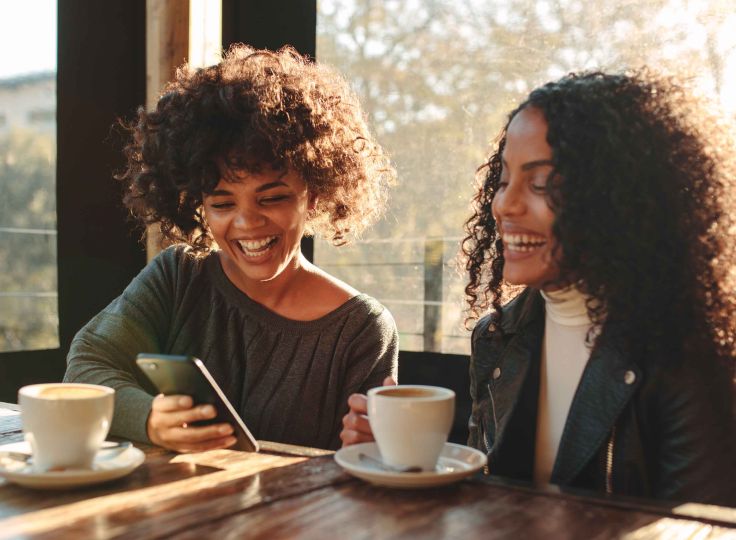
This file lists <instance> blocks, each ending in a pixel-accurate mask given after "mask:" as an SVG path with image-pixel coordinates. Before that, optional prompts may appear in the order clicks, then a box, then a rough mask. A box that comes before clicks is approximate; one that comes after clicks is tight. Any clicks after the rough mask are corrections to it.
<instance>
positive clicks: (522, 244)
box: [503, 234, 547, 252]
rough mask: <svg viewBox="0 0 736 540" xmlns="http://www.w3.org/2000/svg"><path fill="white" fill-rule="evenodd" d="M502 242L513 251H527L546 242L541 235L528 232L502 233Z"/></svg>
mask: <svg viewBox="0 0 736 540" xmlns="http://www.w3.org/2000/svg"><path fill="white" fill-rule="evenodd" d="M503 242H504V244H506V247H508V248H509V249H511V250H513V251H520V252H528V251H532V250H534V249H536V248H538V247H539V246H542V245H544V244H546V243H547V240H546V238H544V237H543V236H536V235H530V234H504V235H503Z"/></svg>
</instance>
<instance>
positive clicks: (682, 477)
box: [341, 71, 736, 504]
mask: <svg viewBox="0 0 736 540" xmlns="http://www.w3.org/2000/svg"><path fill="white" fill-rule="evenodd" d="M732 144H733V140H732V139H731V138H730V134H729V132H728V129H727V127H726V125H725V124H724V123H723V122H719V121H718V119H715V118H712V117H710V116H708V115H707V114H706V109H705V108H704V107H701V106H700V105H699V101H698V100H696V99H695V98H693V97H692V95H691V94H689V93H688V92H686V91H685V90H683V89H682V88H681V87H680V86H678V84H677V83H676V82H674V81H673V80H670V79H666V78H662V77H658V76H655V75H653V74H650V73H648V72H645V71H642V72H639V73H633V74H621V75H612V74H604V73H583V74H578V75H576V74H572V75H568V76H566V77H563V78H562V79H560V80H558V81H556V82H551V83H548V84H545V85H544V86H542V87H540V88H537V89H536V90H534V91H533V92H531V94H530V95H529V96H528V98H527V99H526V100H525V101H524V102H523V103H521V105H519V106H518V107H517V108H516V109H515V110H514V111H513V112H511V114H510V116H509V119H508V122H507V124H506V126H505V127H504V129H503V130H502V132H501V134H500V137H499V139H498V142H497V145H496V147H495V149H494V150H493V152H492V153H491V156H490V158H489V160H488V162H487V163H486V164H485V165H484V166H483V167H481V168H480V169H479V172H480V173H481V174H480V175H479V176H480V178H481V182H480V184H479V187H478V191H477V194H476V196H475V197H474V201H473V202H474V213H473V215H472V216H471V218H470V219H469V220H468V221H467V223H466V231H467V237H466V238H465V240H464V241H463V252H464V254H465V256H466V261H467V263H466V267H467V270H468V272H469V278H470V279H469V284H468V285H467V287H466V294H467V298H468V302H469V306H470V313H471V319H477V318H478V317H479V316H480V315H481V313H483V312H485V311H486V310H488V308H491V309H490V313H488V314H486V315H485V316H482V317H480V319H479V320H478V321H477V323H476V325H475V328H474V330H473V334H472V353H471V360H470V378H471V387H470V394H471V397H472V400H473V407H472V415H471V418H470V423H469V427H470V438H469V444H470V445H471V446H473V447H475V448H478V449H480V450H482V451H483V452H485V453H486V454H487V457H488V472H490V473H491V474H494V475H500V476H505V477H510V478H514V479H517V480H526V481H530V482H532V481H533V482H534V483H536V484H546V483H553V484H558V485H562V486H569V487H577V488H583V489H589V490H597V491H602V492H606V493H616V494H626V495H634V496H641V497H655V498H662V499H673V500H695V501H707V502H717V503H723V504H736V500H735V498H736V492H735V491H734V489H733V481H734V478H736V447H735V445H734V416H733V377H734V357H733V353H734V344H735V341H734V338H736V293H735V291H736V289H735V288H734V283H733V281H734V279H733V278H734V272H735V271H736V258H734V250H735V249H736V242H734V238H733V237H734V233H736V224H734V222H733V218H732V214H731V211H732V202H733V201H732V199H733V196H734V193H733V186H732V184H733V181H734V180H736V168H735V166H736V161H735V156H734V148H733V146H732ZM513 286H518V287H513ZM522 287H523V289H522ZM520 289H522V290H521V291H520ZM514 293H517V294H516V296H515V297H514V298H513V299H512V300H511V301H510V302H508V303H506V304H505V305H502V303H503V301H504V300H506V299H507V297H508V296H510V295H513V294H514ZM350 403H351V411H350V412H349V413H348V415H346V417H345V418H344V420H343V423H344V429H343V433H342V435H341V436H342V439H343V441H344V443H346V444H351V443H353V442H360V441H365V440H370V439H371V438H372V435H371V433H370V426H369V425H368V424H367V422H364V420H363V419H362V418H361V415H362V414H364V411H365V400H364V398H363V397H362V396H351V398H350Z"/></svg>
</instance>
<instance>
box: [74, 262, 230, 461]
mask: <svg viewBox="0 0 736 540" xmlns="http://www.w3.org/2000/svg"><path fill="white" fill-rule="evenodd" d="M183 256H184V255H183V252H182V251H181V250H180V249H169V250H166V251H164V252H162V253H161V254H160V255H159V256H158V257H156V258H155V259H154V260H153V261H151V263H150V264H149V265H148V266H146V267H145V268H144V269H143V270H142V271H141V273H140V274H139V275H138V276H137V277H136V278H135V279H134V280H133V281H132V282H131V284H130V285H129V286H128V287H127V288H126V289H125V291H124V292H123V294H122V295H120V296H119V297H118V298H116V299H115V300H114V301H113V302H112V303H111V304H110V305H109V306H107V307H106V308H105V309H104V310H103V311H102V312H101V313H100V314H98V315H97V316H96V317H94V318H93V319H92V320H91V321H90V322H89V323H88V324H87V325H86V326H85V327H84V328H82V330H80V331H79V333H78V334H77V335H76V337H75V338H74V341H73V342H72V346H71V350H70V352H69V356H68V358H67V363H68V365H67V372H66V374H65V376H64V380H65V381H68V382H85V383H91V384H102V385H105V386H110V387H112V388H115V413H114V415H113V422H112V426H111V430H110V431H111V433H112V434H113V435H117V436H120V437H124V438H128V439H133V440H138V441H143V442H152V443H154V444H157V445H159V446H163V447H165V448H169V449H172V450H176V451H178V452H192V451H194V452H196V451H203V450H212V449H215V448H226V447H228V446H232V445H233V444H235V442H236V439H235V438H234V437H232V436H231V435H232V433H233V428H232V426H230V425H228V424H223V423H220V424H210V425H207V426H201V427H194V426H191V425H190V424H192V423H193V422H196V421H199V420H208V419H211V418H214V417H215V415H216V411H215V410H214V408H213V407H211V406H207V405H204V406H196V407H194V406H193V403H192V399H191V397H190V396H176V395H172V396H162V395H159V396H157V397H156V398H155V399H154V397H153V396H152V394H154V393H155V389H154V388H152V387H151V386H150V384H149V383H148V381H147V380H145V379H144V378H142V377H141V378H139V376H138V368H137V367H136V365H135V357H136V356H137V354H138V353H140V352H144V351H145V352H150V353H157V352H168V351H164V347H165V346H166V343H167V341H168V338H169V332H170V327H171V324H172V323H171V321H172V318H173V315H172V312H173V310H174V309H175V303H176V299H175V293H174V291H175V290H176V286H177V281H178V280H187V279H189V277H188V275H187V274H186V273H184V277H180V276H181V275H182V274H181V272H180V269H181V264H182V262H181V257H183ZM183 285H184V286H185V287H186V286H187V284H186V283H184V284H183Z"/></svg>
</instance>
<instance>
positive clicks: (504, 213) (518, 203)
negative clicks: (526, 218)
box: [493, 181, 527, 217]
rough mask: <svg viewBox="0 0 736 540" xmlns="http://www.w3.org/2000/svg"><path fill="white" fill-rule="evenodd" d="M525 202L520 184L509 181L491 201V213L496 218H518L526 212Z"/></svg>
mask: <svg viewBox="0 0 736 540" xmlns="http://www.w3.org/2000/svg"><path fill="white" fill-rule="evenodd" d="M526 206H527V201H526V197H525V193H524V189H523V185H522V184H521V183H520V182H514V181H510V182H509V183H508V184H507V185H506V187H505V188H504V189H501V190H499V191H498V192H497V193H496V196H495V197H494V199H493V213H494V214H495V215H496V216H498V217H509V216H518V215H520V214H523V213H524V212H526Z"/></svg>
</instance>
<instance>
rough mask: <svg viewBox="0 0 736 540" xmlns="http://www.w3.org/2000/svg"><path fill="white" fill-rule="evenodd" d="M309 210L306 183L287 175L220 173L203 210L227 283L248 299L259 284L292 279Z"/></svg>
mask: <svg viewBox="0 0 736 540" xmlns="http://www.w3.org/2000/svg"><path fill="white" fill-rule="evenodd" d="M310 204H311V203H310V197H309V193H308V191H307V185H306V183H305V182H304V180H303V179H302V178H301V177H300V176H299V175H298V174H295V173H293V172H286V173H284V172H280V171H274V170H273V169H270V168H268V167H264V168H263V169H261V171H259V172H257V173H250V172H246V171H224V172H223V174H222V178H221V179H220V182H219V183H218V184H217V185H216V186H215V189H214V190H213V191H212V193H209V194H205V196H204V200H203V206H204V213H205V219H206V222H207V225H208V227H209V230H210V233H211V234H212V237H213V238H214V240H215V242H217V245H218V246H219V247H220V250H221V251H220V260H221V262H222V267H223V270H224V271H225V274H226V275H227V276H228V278H229V279H230V281H232V282H233V283H234V284H235V285H236V286H237V287H238V288H239V289H241V290H242V291H244V292H246V293H247V294H249V295H251V296H253V294H252V293H253V292H254V291H258V290H259V287H260V288H262V287H263V284H264V282H272V283H273V282H278V283H284V282H286V281H288V280H289V278H290V277H293V276H294V275H295V273H296V272H297V271H298V270H299V268H300V266H301V262H300V255H301V249H300V242H301V239H302V235H303V234H304V227H305V223H306V221H307V214H308V212H309V210H310Z"/></svg>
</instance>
